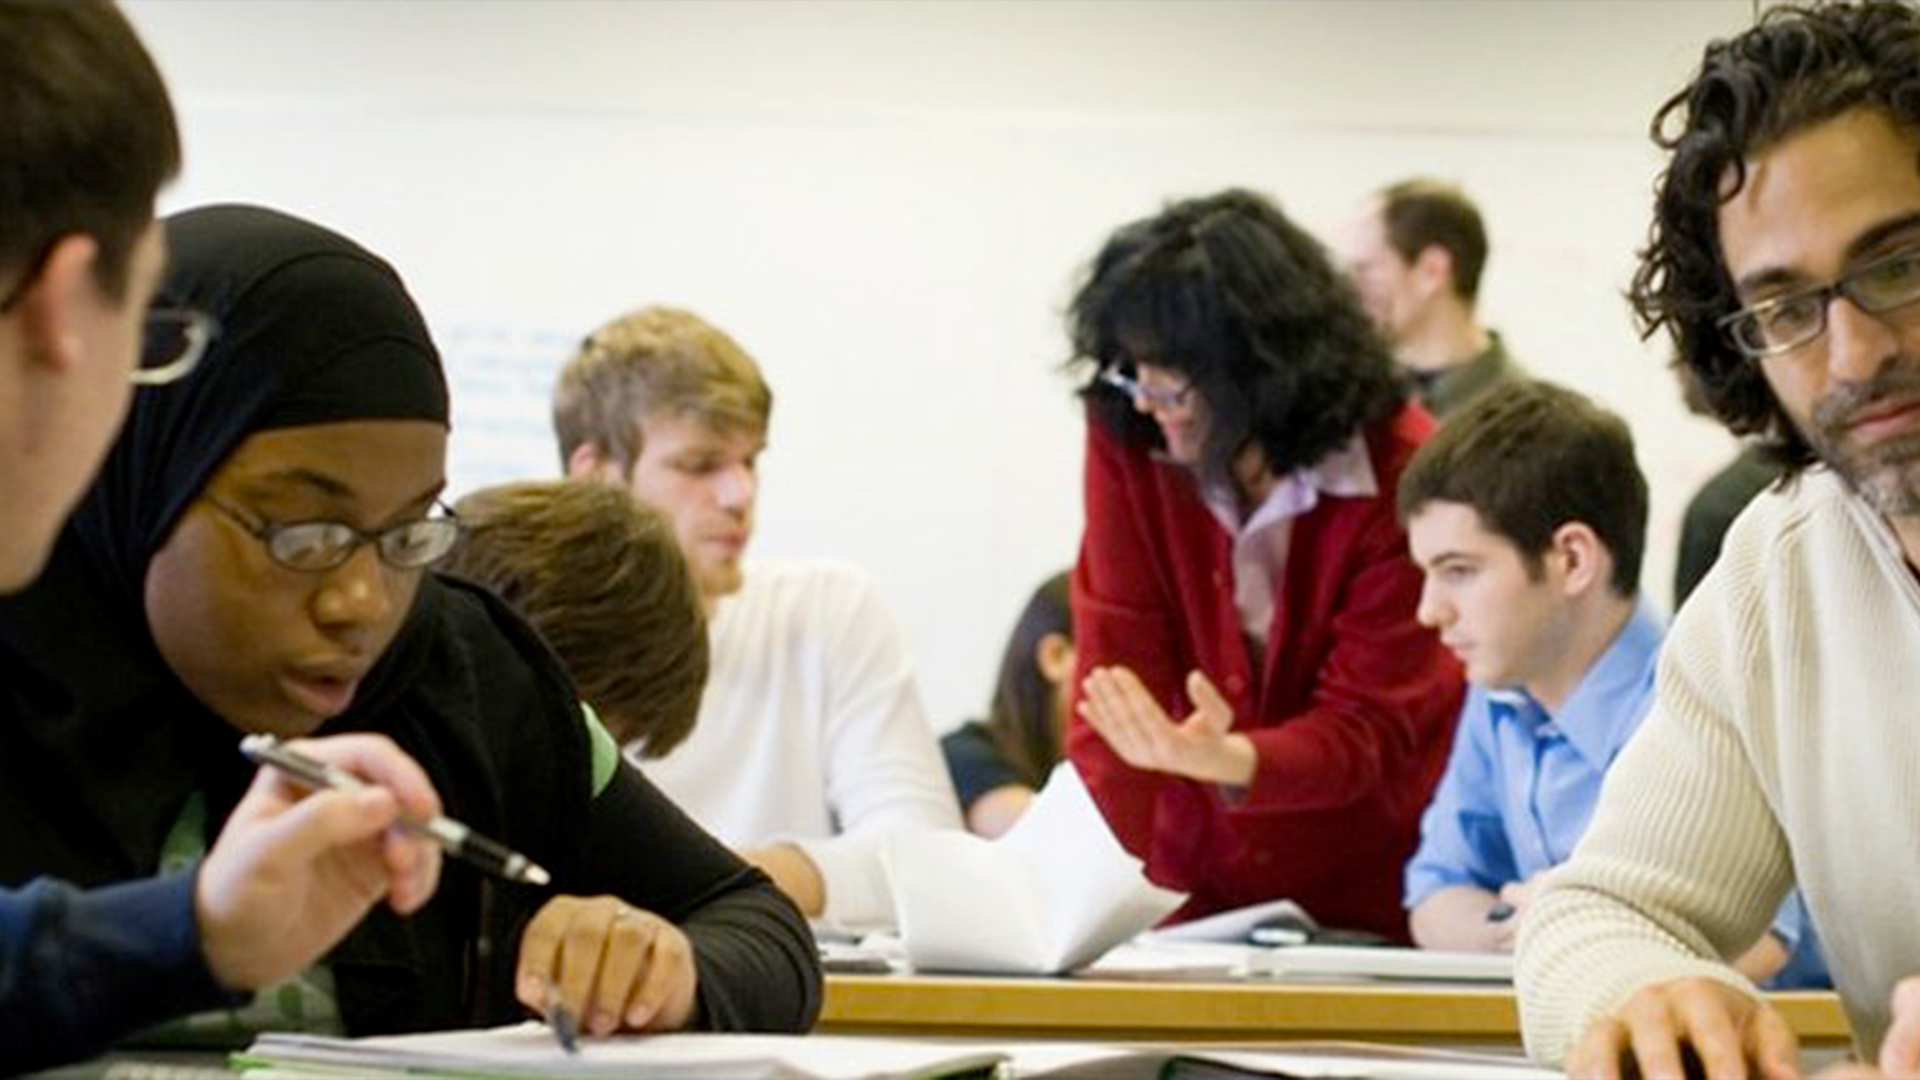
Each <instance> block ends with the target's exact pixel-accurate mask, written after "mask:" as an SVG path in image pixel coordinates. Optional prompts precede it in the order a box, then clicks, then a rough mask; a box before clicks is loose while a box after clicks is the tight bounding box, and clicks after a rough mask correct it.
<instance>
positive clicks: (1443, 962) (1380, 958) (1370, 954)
mask: <svg viewBox="0 0 1920 1080" xmlns="http://www.w3.org/2000/svg"><path fill="white" fill-rule="evenodd" d="M1247 971H1248V974H1250V975H1254V976H1257V977H1261V978H1274V979H1291V978H1300V977H1305V976H1311V977H1316V978H1349V979H1412V980H1417V981H1421V982H1436V981H1437V982H1479V983H1511V982H1513V957H1512V956H1511V955H1510V954H1507V953H1468V952H1443V951H1439V950H1435V949H1397V948H1373V947H1368V946H1357V945H1288V946H1285V947H1283V948H1278V949H1255V950H1253V953H1252V956H1251V958H1250V960H1249V961H1248V965H1247Z"/></svg>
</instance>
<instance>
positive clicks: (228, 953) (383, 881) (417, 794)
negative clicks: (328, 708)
mask: <svg viewBox="0 0 1920 1080" xmlns="http://www.w3.org/2000/svg"><path fill="white" fill-rule="evenodd" d="M290 748H291V749H294V750H298V751H299V752H301V753H303V754H308V755H310V756H312V757H315V758H318V759H319V760H322V761H327V762H331V763H333V764H335V765H338V766H340V767H341V768H344V769H346V770H347V771H349V772H352V773H355V774H357V775H359V776H362V777H364V778H366V779H367V780H369V781H372V783H373V784H374V785H375V786H373V787H370V788H368V789H366V790H364V791H358V792H352V793H348V792H340V791H319V792H309V791H308V790H307V789H306V788H305V787H303V786H302V785H300V784H298V783H296V782H294V781H293V780H291V779H289V778H288V777H286V776H285V775H283V774H281V773H280V771H279V770H277V769H261V770H260V771H259V772H258V773H257V774H255V775H254V778H253V784H252V786H251V787H249V788H248V789H247V793H246V795H245V796H243V797H242V798H241V800H240V802H239V805H237V806H235V807H234V810H233V814H232V815H231V816H230V817H228V818H227V823H226V825H225V826H224V827H223V828H222V829H221V830H220V836H219V838H218V839H216V840H215V841H214V843H213V848H212V850H211V851H209V852H208V853H207V857H206V860H205V861H204V862H202V863H201V865H200V873H199V877H198V878H197V879H196V880H195V882H194V892H193V897H194V913H195V915H196V916H197V917H198V919H199V923H200V947H201V949H202V950H203V951H204V952H205V953H206V957H207V966H208V967H209V968H210V969H211V970H212V972H213V976H214V978H215V979H217V980H218V981H219V983H220V985H222V986H224V987H227V988H228V989H232V990H257V989H259V988H260V987H262V986H266V985H268V984H270V983H273V982H277V981H279V980H280V979H284V978H286V977H287V976H289V975H292V974H294V973H295V972H297V971H300V970H302V969H304V968H305V967H307V966H308V965H309V964H311V963H313V962H314V961H315V960H317V959H319V958H320V956H321V955H322V954H323V953H325V952H326V951H327V950H328V949H330V948H332V947H333V945H334V943H335V942H337V941H339V940H340V939H341V938H342V937H344V936H345V935H346V933H347V931H349V930H351V929H353V928H354V926H355V925H357V924H358V923H359V922H360V920H361V919H362V918H363V917H365V916H366V913H367V911H368V909H370V908H372V907H373V905H374V903H375V902H376V901H378V900H379V899H380V898H381V897H383V896H384V897H386V898H387V903H388V905H389V906H391V907H392V908H393V910H395V911H397V912H400V913H401V914H403V915H404V914H408V913H410V912H413V911H416V910H418V909H419V908H420V905H422V904H424V903H426V902H427V899H428V898H429V897H431V896H432V895H433V890H434V888H435V887H436V886H437V885H438V884H439V882H440V849H439V847H437V846H435V845H434V844H433V843H432V842H430V841H428V840H425V839H422V838H420V837H418V836H414V835H413V834H411V833H404V832H401V831H400V830H398V829H395V828H393V825H394V824H395V823H396V822H397V821H398V820H399V818H400V815H401V813H402V812H403V811H404V812H405V813H406V814H407V815H408V816H411V817H417V818H422V819H424V818H430V817H432V816H434V815H435V814H438V813H439V812H440V796H439V795H438V794H437V793H435V792H434V790H433V784H432V783H431V782H430V781H429V780H428V779H427V774H426V773H425V772H424V771H422V770H421V768H420V766H419V765H418V764H416V763H415V762H414V760H413V759H412V758H410V757H408V756H407V755H406V754H404V753H402V752H401V750H400V748H399V747H397V746H395V745H394V744H393V742H392V741H391V740H389V739H387V738H386V737H385V736H382V735H335V736H332V737H329V738H324V739H305V740H301V741H298V742H295V743H292V744H290Z"/></svg>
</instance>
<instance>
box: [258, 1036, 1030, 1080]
mask: <svg viewBox="0 0 1920 1080" xmlns="http://www.w3.org/2000/svg"><path fill="white" fill-rule="evenodd" d="M1004 1061H1006V1055H1005V1054H1004V1053H1001V1052H999V1051H997V1050H991V1049H983V1048H979V1047H965V1046H953V1045H947V1044H941V1043H932V1042H921V1041H917V1040H909V1039H870V1038H859V1037H852V1036H835V1035H625V1036H615V1037H613V1038H608V1039H582V1040H581V1041H580V1053H579V1054H577V1055H569V1054H567V1053H566V1052H565V1051H563V1050H561V1049H560V1046H559V1044H558V1043H557V1042H556V1041H555V1039H554V1037H553V1032H552V1031H551V1030H550V1029H549V1028H548V1027H547V1026H546V1025H545V1024H541V1023H538V1022H536V1021H528V1022H526V1023H524V1024H514V1025H510V1026H508V1027H497V1028H482V1029H477V1030H472V1031H443V1032H433V1033H428V1034H422V1035H386V1036H377V1037H374V1038H366V1039H339V1038H332V1037H329V1036H323V1035H291V1034H275V1033H268V1034H265V1035H262V1036H260V1037H259V1038H258V1039H255V1040H254V1042H253V1045H252V1046H250V1047H248V1048H247V1050H246V1052H245V1053H243V1054H238V1055H235V1057H234V1064H235V1065H236V1066H237V1067H239V1068H241V1069H243V1070H244V1071H245V1073H246V1075H247V1076H249V1077H254V1078H266V1077H288V1078H291V1077H321V1076H327V1077H352V1076H367V1077H371V1076H387V1077H391V1076H417V1077H472V1078H476V1080H518V1078H549V1077H551V1078H567V1080H654V1078H658V1080H708V1078H712V1080H722V1078H724V1080H735V1078H742V1080H869V1078H870V1080H894V1078H897V1080H919V1078H934V1077H966V1076H979V1077H987V1076H993V1075H995V1070H996V1069H997V1068H998V1067H999V1066H1000V1065H1001V1063H1003V1062H1004Z"/></svg>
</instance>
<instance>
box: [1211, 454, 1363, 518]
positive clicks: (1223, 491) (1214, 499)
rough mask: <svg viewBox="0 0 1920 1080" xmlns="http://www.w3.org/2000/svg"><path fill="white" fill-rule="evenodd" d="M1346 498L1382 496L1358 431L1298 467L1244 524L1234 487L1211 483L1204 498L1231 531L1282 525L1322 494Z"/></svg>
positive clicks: (1276, 486) (1276, 484) (1277, 486)
mask: <svg viewBox="0 0 1920 1080" xmlns="http://www.w3.org/2000/svg"><path fill="white" fill-rule="evenodd" d="M1323 492H1324V493H1325V494H1328V495H1333V496H1336V497H1339V498H1344V499H1365V498H1371V497H1373V496H1375V495H1378V494H1379V493H1380V484H1379V482H1378V481H1377V480H1376V479H1375V478H1374V473H1373V458H1372V457H1371V456H1370V455H1369V454H1368V453H1367V440H1366V437H1365V435H1364V434H1360V433H1356V434H1355V435H1354V436H1353V437H1352V438H1350V439H1348V440H1347V441H1346V443H1345V444H1343V445H1341V446H1339V447H1336V448H1334V449H1333V450H1330V451H1328V452H1327V453H1326V454H1325V455H1323V456H1322V457H1321V458H1320V460H1319V461H1316V462H1314V463H1313V464H1312V465H1308V466H1305V467H1303V468H1299V469H1295V470H1293V471H1292V472H1290V473H1288V474H1287V475H1285V476H1283V477H1281V478H1280V479H1279V481H1278V482H1276V483H1275V484H1274V485H1273V490H1272V491H1270V492H1268V493H1267V497H1266V498H1265V499H1264V500H1262V501H1261V503H1260V505H1259V506H1257V507H1255V508H1254V511H1253V513H1252V514H1250V515H1248V517H1247V519H1246V522H1245V523H1244V524H1242V523H1241V521H1240V515H1239V500H1238V499H1236V498H1235V497H1234V494H1233V491H1232V489H1231V488H1230V487H1228V486H1227V485H1224V484H1208V485H1206V486H1205V487H1203V488H1202V489H1201V492H1200V494H1201V498H1202V499H1203V500H1204V501H1205V502H1206V504H1207V508H1208V509H1210V510H1212V511H1213V516H1214V517H1215V518H1217V519H1218V520H1219V521H1220V524H1221V525H1222V526H1223V527H1225V528H1226V530H1227V531H1228V532H1229V533H1240V532H1252V531H1254V530H1256V529H1260V528H1264V527H1266V526H1268V525H1271V524H1273V523H1274V522H1277V521H1284V520H1287V519H1290V518H1296V517H1300V516H1301V515H1303V514H1305V513H1307V512H1308V511H1310V510H1312V509H1313V508H1314V507H1316V506H1318V505H1320V495H1321V493H1323Z"/></svg>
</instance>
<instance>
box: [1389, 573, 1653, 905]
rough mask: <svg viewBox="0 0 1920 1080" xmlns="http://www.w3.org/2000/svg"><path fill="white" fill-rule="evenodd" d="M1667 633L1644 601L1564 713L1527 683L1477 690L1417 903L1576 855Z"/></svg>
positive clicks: (1413, 890) (1435, 817) (1496, 884)
mask: <svg viewBox="0 0 1920 1080" xmlns="http://www.w3.org/2000/svg"><path fill="white" fill-rule="evenodd" d="M1664 633H1665V627H1664V626H1663V625H1662V624H1661V621H1660V617H1659V616H1658V615H1656V614H1655V613H1654V612H1653V609H1652V608H1650V607H1649V606H1648V605H1647V604H1646V603H1645V602H1644V601H1643V602H1641V603H1640V604H1639V605H1637V606H1636V607H1635V608H1634V610H1633V614H1632V615H1631V616H1630V617H1629V618H1628V619H1627V622H1626V625H1625V626H1624V627H1622V628H1621V630H1620V633H1619V634H1618V635H1617V636H1616V637H1615V638H1614V640H1613V644H1611V645H1609V646H1607V649H1606V651H1605V652H1603V653H1601V654H1600V658H1599V660H1597V661H1595V662H1594V664H1593V666H1592V667H1590V668H1588V669H1587V673H1586V675H1585V676H1584V677H1583V678H1581V680H1580V685H1579V686H1577V687H1576V688H1575V689H1574V692H1573V694H1572V696H1570V697H1569V698H1567V702H1566V705H1565V706H1564V707H1562V708H1561V710H1560V712H1559V715H1557V716H1549V715H1547V711H1546V710H1545V709H1543V708H1541V706H1540V703H1539V702H1537V701H1535V700H1533V698H1531V697H1529V696H1528V695H1527V694H1526V692H1525V691H1522V690H1518V689H1511V690H1509V689H1499V690H1490V689H1488V688H1486V687H1483V686H1474V687H1472V688H1471V690H1470V691H1469V692H1468V694H1467V701H1466V705H1465V706H1464V707H1463V708H1462V709H1461V711H1460V726H1459V728H1458V730H1456V732H1455V733H1454V736H1453V754H1452V757H1451V758H1450V759H1449V760H1448V762H1447V771H1446V775H1445V776H1443V777H1442V778H1441V780H1440V788H1439V790H1438V791H1436V792H1435V793H1434V796H1433V802H1432V804H1431V805H1429V806H1428V807H1427V812H1426V816H1425V817H1424V818H1422V819H1421V822H1420V848H1419V850H1418V851H1416V852H1415V853H1414V856H1413V860H1412V861H1411V862H1409V863H1408V864H1407V878H1406V886H1407V888H1406V905H1407V907H1408V908H1409V909H1412V908H1413V907H1414V906H1415V905H1416V904H1418V903H1419V902H1420V901H1422V900H1424V899H1426V898H1427V897H1428V896H1429V895H1431V894H1432V893H1434V892H1436V891H1438V890H1440V889H1443V888H1447V887H1448V886H1453V885H1471V886H1475V887H1478V888H1481V889H1485V890H1487V891H1488V892H1499V891H1500V887H1501V886H1502V885H1505V884H1506V883H1508V882H1510V881H1524V880H1526V879H1527V878H1529V877H1532V876H1533V875H1534V874H1536V873H1538V872H1540V871H1542V870H1545V869H1547V868H1549V867H1552V866H1555V865H1558V864H1559V863H1561V862H1564V861H1565V860H1566V858H1567V856H1569V855H1571V854H1573V847H1574V845H1575V844H1576V843H1578V842H1579V841H1580V835H1581V834H1582V833H1584V832H1586V830H1587V822H1588V820H1589V819H1591V818H1592V817H1593V807H1594V804H1595V803H1596V802H1597V801H1598V800H1599V798H1600V780H1601V778H1602V777H1604V776H1605V775H1606V771H1607V766H1609V765H1611V764H1613V759H1614V755H1616V754H1618V753H1619V752H1620V748H1621V747H1622V746H1624V745H1626V742H1627V737H1628V736H1629V735H1632V734H1633V732H1634V729H1635V728H1637V727H1639V726H1640V718H1641V717H1643V716H1645V715H1646V712H1647V707H1648V706H1649V705H1650V704H1652V702H1653V669H1654V660H1655V659H1656V658H1657V657H1658V656H1659V654H1660V639H1661V637H1662V635H1663V634H1664Z"/></svg>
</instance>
